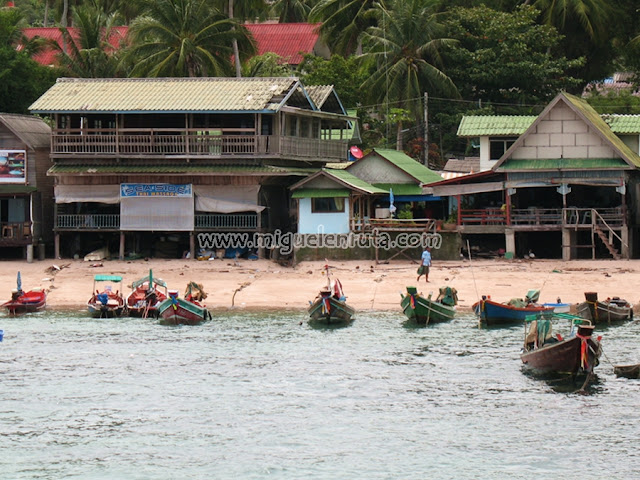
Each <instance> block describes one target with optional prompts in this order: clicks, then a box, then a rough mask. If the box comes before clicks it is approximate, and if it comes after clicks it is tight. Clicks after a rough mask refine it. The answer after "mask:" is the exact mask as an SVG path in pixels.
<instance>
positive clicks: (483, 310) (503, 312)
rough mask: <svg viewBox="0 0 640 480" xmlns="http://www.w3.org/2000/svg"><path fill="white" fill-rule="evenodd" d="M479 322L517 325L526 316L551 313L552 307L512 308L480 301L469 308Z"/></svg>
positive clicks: (485, 300) (502, 304)
mask: <svg viewBox="0 0 640 480" xmlns="http://www.w3.org/2000/svg"><path fill="white" fill-rule="evenodd" d="M471 308H473V311H474V312H475V314H476V316H477V317H479V319H480V322H481V323H483V324H485V325H488V326H492V325H517V324H520V323H522V322H523V321H524V319H525V318H526V317H527V315H534V314H536V313H540V312H553V307H545V306H543V305H529V306H527V307H514V306H511V305H507V304H504V303H497V302H494V301H492V300H488V299H482V300H480V301H479V302H476V303H474V304H473V306H472V307H471Z"/></svg>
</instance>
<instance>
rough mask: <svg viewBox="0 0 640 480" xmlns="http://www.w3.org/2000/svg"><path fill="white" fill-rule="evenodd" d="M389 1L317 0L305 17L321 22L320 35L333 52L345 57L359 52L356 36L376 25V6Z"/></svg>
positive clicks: (380, 6)
mask: <svg viewBox="0 0 640 480" xmlns="http://www.w3.org/2000/svg"><path fill="white" fill-rule="evenodd" d="M388 1H389V0H320V1H319V3H318V4H317V5H315V6H314V7H313V8H312V9H311V12H310V13H309V20H311V21H312V22H321V23H322V25H321V26H320V34H321V35H322V38H323V39H324V41H325V42H326V43H327V45H328V46H329V48H330V49H331V51H332V52H333V53H337V54H339V55H343V56H349V55H351V54H353V53H358V54H360V53H361V43H360V37H361V35H362V33H363V32H364V31H365V30H366V29H367V28H369V27H371V26H375V25H376V20H377V16H376V14H375V11H376V9H377V8H381V9H384V8H385V6H386V4H387V2H388Z"/></svg>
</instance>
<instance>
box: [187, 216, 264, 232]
mask: <svg viewBox="0 0 640 480" xmlns="http://www.w3.org/2000/svg"><path fill="white" fill-rule="evenodd" d="M195 227H196V230H255V229H256V228H258V215H257V214H255V213H228V214H218V213H208V214H197V215H196V217H195Z"/></svg>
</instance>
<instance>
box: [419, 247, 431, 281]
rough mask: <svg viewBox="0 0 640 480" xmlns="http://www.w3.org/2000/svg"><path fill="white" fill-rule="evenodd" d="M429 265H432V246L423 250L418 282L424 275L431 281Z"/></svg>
mask: <svg viewBox="0 0 640 480" xmlns="http://www.w3.org/2000/svg"><path fill="white" fill-rule="evenodd" d="M429 267H431V247H427V248H426V249H425V250H424V252H422V258H421V261H420V267H419V268H418V279H417V280H416V282H419V281H420V277H421V276H422V275H424V279H425V280H426V281H427V283H429Z"/></svg>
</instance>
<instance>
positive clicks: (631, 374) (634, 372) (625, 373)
mask: <svg viewBox="0 0 640 480" xmlns="http://www.w3.org/2000/svg"><path fill="white" fill-rule="evenodd" d="M613 373H615V374H616V376H617V377H624V378H640V364H636V365H614V367H613Z"/></svg>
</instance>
